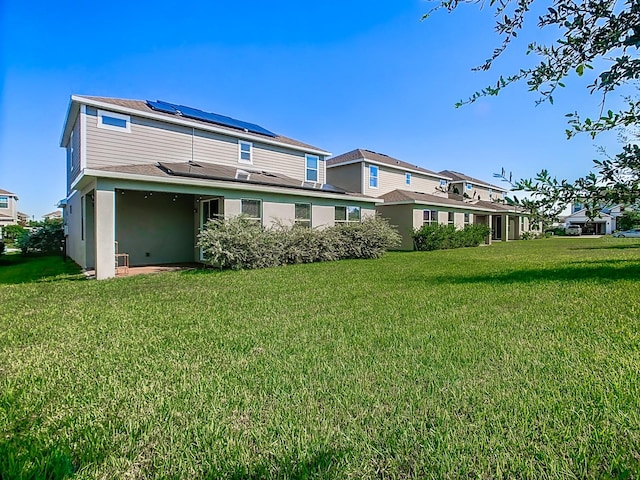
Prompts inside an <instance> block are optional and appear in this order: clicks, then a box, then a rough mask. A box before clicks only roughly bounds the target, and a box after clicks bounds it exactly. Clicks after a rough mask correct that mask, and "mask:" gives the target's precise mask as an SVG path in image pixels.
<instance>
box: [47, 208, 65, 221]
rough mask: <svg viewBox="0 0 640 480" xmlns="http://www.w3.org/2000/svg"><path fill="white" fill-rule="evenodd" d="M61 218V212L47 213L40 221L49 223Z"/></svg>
mask: <svg viewBox="0 0 640 480" xmlns="http://www.w3.org/2000/svg"><path fill="white" fill-rule="evenodd" d="M60 218H62V210H55V211H53V212H49V213H45V214H44V215H43V216H42V219H43V220H44V221H45V222H47V221H51V220H58V219H60Z"/></svg>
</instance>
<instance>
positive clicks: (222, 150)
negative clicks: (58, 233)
mask: <svg viewBox="0 0 640 480" xmlns="http://www.w3.org/2000/svg"><path fill="white" fill-rule="evenodd" d="M60 145H61V147H63V148H65V149H66V152H67V168H66V170H67V196H66V198H65V199H63V200H62V201H61V202H60V206H61V207H62V208H63V209H64V223H65V231H66V233H67V254H68V255H69V256H70V257H71V258H72V259H73V260H74V261H76V262H77V263H78V264H79V265H80V266H81V267H83V268H86V269H93V268H95V270H96V278H98V279H103V278H109V277H113V276H115V274H116V267H115V261H114V259H115V254H116V248H117V249H118V251H119V252H120V253H124V254H128V255H129V258H130V265H132V266H135V265H149V264H163V263H164V264H167V263H178V262H194V261H199V260H201V252H200V250H199V248H197V247H196V243H197V234H198V232H199V230H200V229H201V228H202V226H203V224H204V223H205V222H207V221H208V220H209V219H211V218H219V217H232V216H236V215H240V214H245V215H247V216H249V217H250V218H252V219H253V220H254V221H256V222H259V223H261V224H262V225H272V224H274V223H277V222H283V223H290V224H293V223H296V224H300V225H305V226H310V227H322V226H331V225H334V224H335V223H349V222H360V221H361V219H363V218H364V217H366V216H368V215H374V214H375V204H376V203H378V202H379V200H376V199H374V198H371V197H368V196H366V195H363V194H360V193H356V194H353V193H350V192H349V191H347V190H345V189H341V188H336V187H334V186H332V185H329V184H328V182H327V180H326V162H325V160H326V158H327V157H329V156H330V155H331V154H330V153H329V152H328V151H326V150H324V149H322V148H318V147H315V146H312V145H309V144H307V143H303V142H300V141H298V140H294V139H292V138H288V137H285V136H282V135H279V134H276V133H273V132H271V131H269V130H266V129H265V128H263V127H260V126H259V125H255V124H252V123H248V122H244V121H240V120H236V119H232V118H229V117H225V116H222V115H218V114H215V113H210V112H205V111H202V110H199V109H196V108H192V107H188V106H184V105H176V104H171V103H168V102H162V101H150V100H147V101H145V100H125V99H119V98H104V97H87V96H77V95H73V96H72V97H71V103H70V105H69V110H68V112H67V116H66V120H65V123H64V128H63V132H62V139H61V142H60ZM116 245H117V247H116Z"/></svg>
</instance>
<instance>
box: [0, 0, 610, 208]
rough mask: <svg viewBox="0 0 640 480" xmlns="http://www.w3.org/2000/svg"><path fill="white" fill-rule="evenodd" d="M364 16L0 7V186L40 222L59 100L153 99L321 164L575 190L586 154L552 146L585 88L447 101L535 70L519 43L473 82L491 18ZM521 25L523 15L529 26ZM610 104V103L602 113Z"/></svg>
mask: <svg viewBox="0 0 640 480" xmlns="http://www.w3.org/2000/svg"><path fill="white" fill-rule="evenodd" d="M432 6H433V4H431V3H428V2H423V1H414V0H407V1H398V0H394V1H391V0H384V1H378V2H365V1H361V0H356V1H350V2H333V1H328V2H299V1H295V2H294V1H273V2H253V1H245V2H218V1H213V2H211V1H207V2H198V1H193V2H163V1H155V2H142V1H140V2H130V1H127V2H124V1H119V0H114V1H111V2H99V3H96V2H88V1H80V0H77V1H64V0H61V1H58V2H55V6H53V4H51V2H45V1H40V0H35V1H34V2H18V1H11V0H7V1H5V2H1V3H0V15H1V18H0V32H1V33H0V36H1V44H0V45H1V47H0V48H1V49H2V50H1V53H0V55H1V56H0V64H1V66H2V76H1V77H0V89H1V92H2V95H1V97H0V98H1V100H0V101H1V105H0V188H3V189H6V190H10V191H12V192H14V193H16V194H17V195H18V196H19V197H20V202H19V209H20V210H21V211H23V212H25V213H28V214H29V215H33V216H35V217H36V219H39V217H41V215H43V214H44V213H47V212H49V211H52V210H54V209H55V204H56V203H57V201H58V200H60V199H61V198H64V197H65V195H66V192H65V155H64V151H63V150H62V149H61V148H60V147H59V141H60V133H61V129H62V124H63V121H64V117H65V114H66V110H67V106H68V103H69V97H70V95H71V94H85V95H96V96H107V97H120V98H134V99H162V100H166V101H169V102H174V103H181V104H186V105H190V106H193V107H196V108H200V109H203V110H207V111H213V112H216V113H221V114H224V115H228V116H231V117H235V118H239V119H242V120H246V121H249V122H253V123H258V124H260V125H262V126H263V127H265V128H267V129H269V130H272V131H275V132H277V133H279V134H282V135H286V136H289V137H292V138H296V139H298V140H301V141H304V142H307V143H310V144H312V145H316V146H318V147H321V148H324V149H327V150H329V151H331V152H333V153H334V154H336V155H337V154H340V153H344V152H346V151H349V150H352V149H354V148H368V149H370V150H374V151H377V152H382V153H386V154H388V155H391V156H394V157H396V158H399V159H401V160H405V161H407V162H411V163H415V164H417V165H420V166H423V167H425V168H428V169H431V170H435V171H439V170H443V169H451V170H457V171H460V172H464V173H467V174H469V175H472V176H475V177H479V178H482V179H485V180H488V181H491V180H493V179H492V173H493V172H496V171H499V170H500V169H501V168H502V167H504V168H505V169H506V170H507V171H513V173H514V177H517V178H520V177H530V176H533V175H535V173H536V172H538V171H539V170H541V169H542V168H548V169H549V170H550V171H551V172H552V173H553V174H554V175H557V176H558V177H562V178H570V179H573V178H575V177H577V176H580V175H584V174H585V173H587V172H588V171H589V170H590V169H591V165H592V163H591V160H592V159H594V158H598V156H599V154H598V152H597V150H596V147H595V145H596V144H597V145H603V146H605V147H607V148H609V149H611V150H615V149H616V148H617V147H616V140H615V135H609V136H608V137H599V138H598V139H596V141H594V140H591V139H590V138H589V137H586V136H584V137H579V138H576V139H574V140H571V141H567V140H566V138H565V134H564V130H565V126H566V123H565V118H564V114H565V113H567V112H571V111H574V110H576V109H578V110H580V111H581V112H583V113H592V114H593V113H594V112H597V109H598V102H599V99H598V98H596V97H590V96H589V95H588V94H587V91H586V89H584V88H583V87H584V85H586V83H585V80H584V79H577V78H571V79H569V80H568V81H567V88H566V89H564V91H562V92H559V94H558V95H556V97H555V104H554V105H549V104H543V105H540V106H537V107H536V106H535V100H536V98H537V97H536V95H535V94H532V93H527V92H526V85H515V86H514V87H513V88H510V89H508V90H506V91H504V92H503V93H502V94H500V95H499V96H498V97H492V98H488V99H483V100H481V101H480V102H478V103H476V104H473V105H470V106H466V107H463V108H459V109H455V108H454V103H455V102H456V101H458V100H460V99H462V98H466V97H467V96H469V95H470V94H472V93H473V92H474V91H475V90H478V89H480V88H482V87H484V86H486V85H487V84H490V83H492V82H493V81H495V79H496V78H497V76H498V74H500V73H503V74H509V73H513V72H514V71H516V70H517V69H518V68H519V67H520V66H522V65H523V63H522V62H523V61H528V62H531V61H532V60H533V59H531V58H528V57H527V58H525V57H524V56H523V55H522V52H523V49H524V47H525V46H526V42H527V41H530V40H538V41H543V40H544V39H545V37H544V36H545V35H546V34H545V32H540V31H538V30H536V29H532V30H530V32H529V33H530V35H529V36H528V37H527V36H526V35H524V36H523V37H524V38H521V39H519V40H518V43H516V44H515V45H514V46H513V47H514V48H513V50H511V51H509V52H508V54H507V55H505V56H504V58H502V59H501V60H500V61H499V62H498V63H497V64H496V66H495V69H494V70H493V71H491V72H489V73H484V72H482V73H477V72H472V71H471V69H472V67H474V66H476V65H479V64H481V63H482V62H483V60H484V59H485V58H486V57H487V56H488V55H489V54H490V52H491V51H492V50H493V48H495V47H496V46H497V45H498V44H499V38H498V37H497V35H496V34H495V33H494V32H493V18H492V16H491V12H490V11H488V10H487V11H480V10H479V9H478V8H477V7H468V8H464V9H462V10H460V11H457V12H455V13H453V14H451V15H448V14H446V13H445V12H439V13H436V14H435V15H433V16H432V17H430V18H429V19H428V20H426V21H424V22H422V21H421V17H422V15H423V14H424V13H425V12H427V11H428V10H429V9H430V8H431V7H432ZM532 19H533V20H534V21H535V12H534V14H533V15H532ZM613 101H614V104H615V101H616V99H613Z"/></svg>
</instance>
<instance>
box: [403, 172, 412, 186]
mask: <svg viewBox="0 0 640 480" xmlns="http://www.w3.org/2000/svg"><path fill="white" fill-rule="evenodd" d="M404 184H405V185H411V174H410V173H409V172H407V173H405V174H404Z"/></svg>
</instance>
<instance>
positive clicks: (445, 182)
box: [440, 178, 447, 187]
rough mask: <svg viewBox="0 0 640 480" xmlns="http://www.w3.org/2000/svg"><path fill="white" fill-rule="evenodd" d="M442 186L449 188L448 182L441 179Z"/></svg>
mask: <svg viewBox="0 0 640 480" xmlns="http://www.w3.org/2000/svg"><path fill="white" fill-rule="evenodd" d="M440 186H441V187H446V186H447V181H446V180H444V179H442V178H441V179H440Z"/></svg>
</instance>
